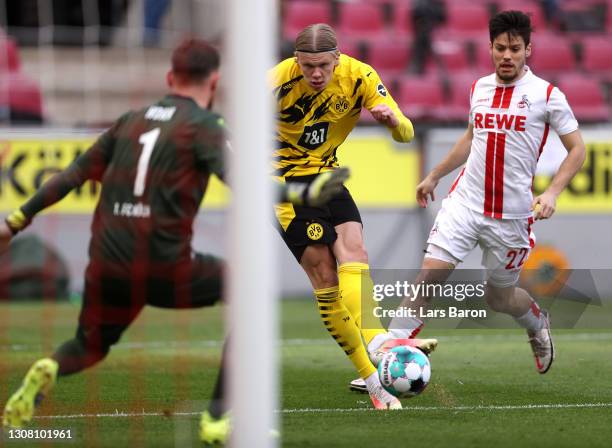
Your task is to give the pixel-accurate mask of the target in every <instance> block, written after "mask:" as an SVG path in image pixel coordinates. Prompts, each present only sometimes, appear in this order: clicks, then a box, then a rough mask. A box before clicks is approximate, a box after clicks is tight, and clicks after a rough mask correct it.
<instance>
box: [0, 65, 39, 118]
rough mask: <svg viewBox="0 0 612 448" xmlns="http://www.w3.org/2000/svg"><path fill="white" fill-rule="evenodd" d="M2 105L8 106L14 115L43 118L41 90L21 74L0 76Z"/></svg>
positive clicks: (0, 101) (13, 73)
mask: <svg viewBox="0 0 612 448" xmlns="http://www.w3.org/2000/svg"><path fill="white" fill-rule="evenodd" d="M0 105H4V106H6V105H8V106H9V107H10V109H11V111H13V112H14V113H15V112H17V113H19V114H27V115H30V116H39V117H42V97H41V94H40V88H39V87H38V84H37V83H36V82H34V81H33V80H32V79H30V78H29V77H27V76H26V75H24V74H23V73H20V72H11V73H4V74H0Z"/></svg>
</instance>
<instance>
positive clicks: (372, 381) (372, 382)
mask: <svg viewBox="0 0 612 448" xmlns="http://www.w3.org/2000/svg"><path fill="white" fill-rule="evenodd" d="M363 380H364V381H365V383H366V387H367V388H368V390H372V388H374V387H376V386H381V387H382V384H380V378H378V372H374V373H373V374H371V375H370V376H369V377H367V378H364V379H363Z"/></svg>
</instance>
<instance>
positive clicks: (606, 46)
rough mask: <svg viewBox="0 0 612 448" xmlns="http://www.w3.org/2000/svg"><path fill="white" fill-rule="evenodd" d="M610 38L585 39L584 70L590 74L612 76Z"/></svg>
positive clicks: (583, 40) (583, 44) (583, 47)
mask: <svg viewBox="0 0 612 448" xmlns="http://www.w3.org/2000/svg"><path fill="white" fill-rule="evenodd" d="M610 42H611V40H610V37H607V38H606V37H584V38H582V40H581V43H582V68H583V69H584V70H585V71H587V72H590V73H600V74H604V75H612V45H610Z"/></svg>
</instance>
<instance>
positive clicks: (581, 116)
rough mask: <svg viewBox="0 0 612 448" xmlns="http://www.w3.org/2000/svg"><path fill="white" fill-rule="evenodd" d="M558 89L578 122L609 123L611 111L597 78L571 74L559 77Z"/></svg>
mask: <svg viewBox="0 0 612 448" xmlns="http://www.w3.org/2000/svg"><path fill="white" fill-rule="evenodd" d="M558 81H559V82H558V83H557V87H559V89H561V91H562V92H563V93H564V94H565V96H566V97H567V100H568V102H569V104H570V106H571V108H572V110H573V111H574V114H575V115H576V118H577V119H578V121H608V120H609V119H610V109H609V108H608V106H607V105H606V103H605V102H604V97H603V93H602V89H601V85H600V83H599V81H598V80H597V79H596V78H592V77H590V76H585V75H579V74H570V75H563V76H560V77H559V80H558Z"/></svg>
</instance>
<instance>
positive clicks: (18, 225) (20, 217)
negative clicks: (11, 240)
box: [4, 209, 30, 235]
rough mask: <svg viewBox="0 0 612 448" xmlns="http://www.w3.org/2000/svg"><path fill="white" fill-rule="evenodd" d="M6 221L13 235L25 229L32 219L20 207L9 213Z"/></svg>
mask: <svg viewBox="0 0 612 448" xmlns="http://www.w3.org/2000/svg"><path fill="white" fill-rule="evenodd" d="M4 222H6V225H7V226H8V228H9V229H10V231H11V232H12V233H13V235H16V234H17V233H18V232H19V231H21V230H23V229H25V228H26V227H27V226H28V224H30V220H29V219H28V218H27V217H26V215H24V214H23V212H22V211H21V210H19V209H17V210H15V211H14V212H13V213H11V214H10V215H8V216H7V217H6V218H5V219H4Z"/></svg>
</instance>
